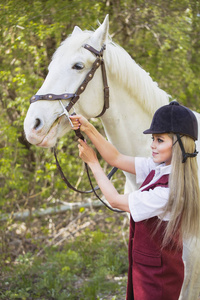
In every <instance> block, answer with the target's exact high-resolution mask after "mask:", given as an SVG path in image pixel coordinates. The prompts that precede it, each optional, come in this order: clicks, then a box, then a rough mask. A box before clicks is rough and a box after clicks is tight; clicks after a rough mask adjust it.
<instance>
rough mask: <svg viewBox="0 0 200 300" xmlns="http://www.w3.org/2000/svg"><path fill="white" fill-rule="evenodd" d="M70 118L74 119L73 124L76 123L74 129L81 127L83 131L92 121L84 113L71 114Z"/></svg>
mask: <svg viewBox="0 0 200 300" xmlns="http://www.w3.org/2000/svg"><path fill="white" fill-rule="evenodd" d="M70 119H71V121H72V124H73V125H74V127H73V129H74V130H77V129H79V128H80V130H81V131H85V130H87V129H88V128H89V125H90V122H89V121H88V120H87V119H86V118H85V117H83V116H82V115H74V116H70Z"/></svg>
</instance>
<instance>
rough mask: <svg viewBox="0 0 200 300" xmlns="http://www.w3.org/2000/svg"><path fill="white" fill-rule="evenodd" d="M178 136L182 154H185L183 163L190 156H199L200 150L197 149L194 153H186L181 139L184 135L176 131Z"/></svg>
mask: <svg viewBox="0 0 200 300" xmlns="http://www.w3.org/2000/svg"><path fill="white" fill-rule="evenodd" d="M176 136H177V140H176V142H178V143H179V146H180V148H181V151H182V155H183V160H182V163H185V162H186V160H187V158H188V157H195V156H197V154H198V151H196V149H195V151H194V153H186V152H185V149H184V147H183V143H182V141H181V138H182V137H183V135H181V136H180V134H178V133H176ZM176 142H175V143H174V144H173V146H174V145H175V144H176Z"/></svg>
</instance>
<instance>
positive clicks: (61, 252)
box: [0, 230, 127, 300]
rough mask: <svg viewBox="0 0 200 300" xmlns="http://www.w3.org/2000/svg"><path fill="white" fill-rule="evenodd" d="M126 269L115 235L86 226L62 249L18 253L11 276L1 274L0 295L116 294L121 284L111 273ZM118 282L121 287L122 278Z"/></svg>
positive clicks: (59, 297)
mask: <svg viewBox="0 0 200 300" xmlns="http://www.w3.org/2000/svg"><path fill="white" fill-rule="evenodd" d="M7 272H8V274H9V273H10V272H11V270H7ZM126 272H127V249H126V248H125V247H124V245H123V244H122V242H120V241H119V240H118V238H117V236H114V235H110V233H109V234H105V233H102V232H100V231H96V232H90V231H88V230H86V232H85V233H84V234H83V235H81V236H80V237H79V238H77V239H76V241H75V242H73V243H71V242H70V243H68V244H66V245H65V247H64V248H63V249H59V248H56V247H54V248H50V249H48V251H46V252H45V255H44V256H43V258H40V257H33V256H32V254H31V253H26V254H25V255H20V256H19V257H18V259H17V260H16V263H15V266H12V273H13V276H11V277H6V276H5V279H4V280H3V282H2V287H3V288H2V289H1V292H0V295H1V299H8V298H9V299H16V298H20V299H48V300H49V299H57V300H62V299H63V300H64V299H70V300H73V299H74V300H75V299H79V300H80V299H88V300H89V299H103V298H102V297H103V295H105V296H106V298H105V299H108V296H109V294H111V295H112V296H113V295H116V296H118V297H119V292H121V291H120V289H121V287H120V285H119V283H118V281H117V280H116V279H115V277H119V276H123V277H125V274H126ZM120 282H121V284H122V287H123V290H124V291H125V285H126V282H125V281H124V280H121V281H120ZM113 297H114V296H113ZM110 299H111V298H110ZM113 299H114V298H113ZM116 299H119V298H116Z"/></svg>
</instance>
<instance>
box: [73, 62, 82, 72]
mask: <svg viewBox="0 0 200 300" xmlns="http://www.w3.org/2000/svg"><path fill="white" fill-rule="evenodd" d="M84 67H85V65H84V63H82V62H78V63H76V64H75V65H73V67H72V69H75V70H82V69H83V68H84Z"/></svg>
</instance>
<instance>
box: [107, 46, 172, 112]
mask: <svg viewBox="0 0 200 300" xmlns="http://www.w3.org/2000/svg"><path fill="white" fill-rule="evenodd" d="M107 50H108V55H107V57H108V64H109V70H110V71H111V73H112V74H113V76H115V77H117V78H118V81H119V82H120V84H121V85H123V87H124V88H126V90H127V91H128V92H129V93H130V95H131V96H132V97H133V101H135V100H137V101H138V102H140V105H141V106H142V107H143V108H144V110H146V111H147V112H148V113H150V114H153V113H154V112H155V110H156V109H158V108H159V107H160V106H162V105H165V104H167V103H168V102H169V98H170V96H169V95H168V94H167V93H166V92H165V91H163V90H161V89H160V88H159V87H158V84H157V83H156V82H154V81H153V80H152V78H151V77H150V75H149V74H148V73H147V72H146V71H145V70H144V69H142V68H141V67H140V66H139V65H138V64H137V63H136V62H135V61H134V59H132V58H131V56H130V55H129V54H128V53H127V52H126V51H125V50H124V49H123V48H122V47H120V46H119V45H117V44H115V43H113V42H111V41H110V42H109V43H108V45H107Z"/></svg>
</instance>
